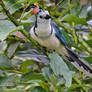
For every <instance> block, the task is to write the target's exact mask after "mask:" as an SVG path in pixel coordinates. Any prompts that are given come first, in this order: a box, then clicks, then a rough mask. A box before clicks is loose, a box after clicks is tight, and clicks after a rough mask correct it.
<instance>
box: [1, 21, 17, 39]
mask: <svg viewBox="0 0 92 92" xmlns="http://www.w3.org/2000/svg"><path fill="white" fill-rule="evenodd" d="M14 28H15V25H14V24H13V23H12V22H10V21H8V20H0V34H1V35H0V40H4V39H6V37H7V36H8V35H9V32H11V30H12V29H14Z"/></svg>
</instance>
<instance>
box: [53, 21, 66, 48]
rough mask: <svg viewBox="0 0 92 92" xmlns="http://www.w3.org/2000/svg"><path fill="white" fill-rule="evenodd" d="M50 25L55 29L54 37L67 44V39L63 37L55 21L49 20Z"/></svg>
mask: <svg viewBox="0 0 92 92" xmlns="http://www.w3.org/2000/svg"><path fill="white" fill-rule="evenodd" d="M51 26H52V27H53V28H54V29H55V31H56V37H57V38H58V39H59V40H60V41H61V42H62V43H63V45H65V46H66V45H67V41H66V39H65V37H64V35H63V34H62V33H61V32H60V29H59V27H58V26H57V25H56V23H55V22H53V21H52V22H51Z"/></svg>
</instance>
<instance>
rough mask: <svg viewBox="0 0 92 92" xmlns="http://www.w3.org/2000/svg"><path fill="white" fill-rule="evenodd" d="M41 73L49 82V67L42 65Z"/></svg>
mask: <svg viewBox="0 0 92 92" xmlns="http://www.w3.org/2000/svg"><path fill="white" fill-rule="evenodd" d="M42 73H43V76H44V77H45V79H46V80H48V81H49V82H51V80H50V77H51V74H52V73H51V71H50V69H49V68H48V67H44V68H43V69H42Z"/></svg>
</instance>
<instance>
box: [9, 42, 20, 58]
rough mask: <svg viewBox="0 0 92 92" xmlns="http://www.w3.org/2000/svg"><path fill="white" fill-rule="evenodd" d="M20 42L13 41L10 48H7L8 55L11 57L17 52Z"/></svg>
mask: <svg viewBox="0 0 92 92" xmlns="http://www.w3.org/2000/svg"><path fill="white" fill-rule="evenodd" d="M19 44H20V42H15V43H12V44H11V45H10V46H9V47H8V50H7V56H8V57H9V58H11V57H12V56H13V54H14V53H15V51H16V49H17V47H18V46H19Z"/></svg>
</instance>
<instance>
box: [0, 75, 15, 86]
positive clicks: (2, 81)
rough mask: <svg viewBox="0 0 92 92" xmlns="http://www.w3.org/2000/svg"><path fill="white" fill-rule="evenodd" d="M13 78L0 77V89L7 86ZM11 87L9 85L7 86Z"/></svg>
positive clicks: (11, 76)
mask: <svg viewBox="0 0 92 92" xmlns="http://www.w3.org/2000/svg"><path fill="white" fill-rule="evenodd" d="M13 78H14V76H13V75H10V76H6V77H0V87H4V86H8V85H9V83H10V81H11V80H12V79H13ZM9 86H11V85H9Z"/></svg>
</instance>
